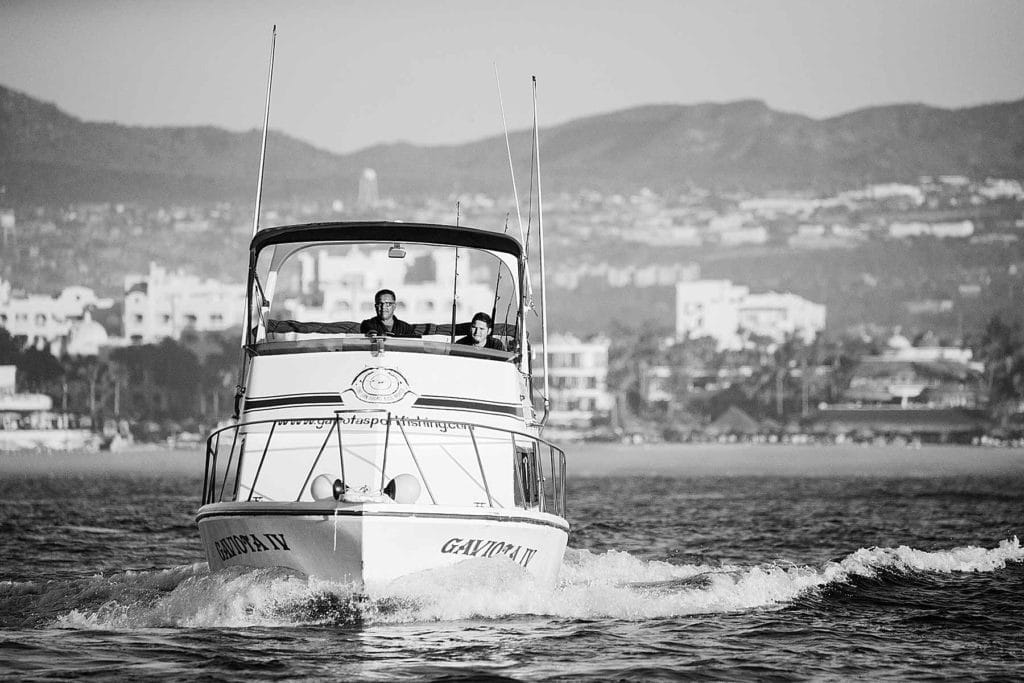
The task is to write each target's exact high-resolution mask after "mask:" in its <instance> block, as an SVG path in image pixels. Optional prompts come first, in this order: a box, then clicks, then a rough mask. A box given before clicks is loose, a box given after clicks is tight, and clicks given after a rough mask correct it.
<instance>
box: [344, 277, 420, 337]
mask: <svg viewBox="0 0 1024 683" xmlns="http://www.w3.org/2000/svg"><path fill="white" fill-rule="evenodd" d="M397 304H398V298H397V297H396V296H395V293H394V292H392V291H391V290H390V289H382V290H380V291H379V292H377V293H376V294H374V295H373V307H374V308H375V309H376V310H377V315H375V316H373V317H372V318H367V319H366V320H364V321H363V322H362V323H360V325H359V331H360V332H362V333H363V334H365V335H366V336H367V337H378V336H380V337H418V336H420V335H418V334H416V330H415V329H413V326H412V325H410V324H409V323H407V322H405V321H404V320H399V319H398V318H396V317H395V306H396V305H397Z"/></svg>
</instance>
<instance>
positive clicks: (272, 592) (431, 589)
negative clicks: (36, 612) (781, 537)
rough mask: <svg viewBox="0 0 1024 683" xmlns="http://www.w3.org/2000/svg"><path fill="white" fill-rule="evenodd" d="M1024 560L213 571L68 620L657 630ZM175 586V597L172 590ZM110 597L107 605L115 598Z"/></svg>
mask: <svg viewBox="0 0 1024 683" xmlns="http://www.w3.org/2000/svg"><path fill="white" fill-rule="evenodd" d="M1022 561H1024V549H1022V547H1021V544H1020V541H1019V540H1018V539H1017V538H1016V537H1014V538H1013V539H1010V540H1006V541H1003V542H1001V543H1000V544H999V545H998V546H997V547H995V548H980V547H974V546H967V547H959V548H953V549H950V550H938V551H923V550H916V549H913V548H909V547H907V546H900V547H898V548H862V549H860V550H858V551H856V552H854V553H852V554H850V555H849V556H847V557H845V558H843V559H842V560H840V561H838V562H827V563H825V564H824V565H822V566H817V567H815V566H794V565H788V566H782V565H758V566H746V567H743V566H708V565H674V564H670V563H667V562H660V561H649V560H642V559H639V558H636V557H633V556H632V555H630V554H628V553H624V552H617V551H609V552H606V553H593V552H590V551H587V550H573V549H570V550H569V551H568V552H567V553H566V560H565V563H564V565H563V567H562V572H561V581H560V583H559V586H558V587H557V588H556V589H555V590H554V591H553V592H544V591H543V590H540V589H539V588H538V587H537V586H536V585H534V583H533V581H532V579H531V577H530V575H529V574H527V573H526V572H525V570H523V569H522V568H521V567H519V566H518V565H516V564H514V563H512V562H510V561H504V560H498V559H480V558H473V559H468V560H466V561H464V562H462V563H460V564H458V565H455V566H453V567H449V568H445V569H440V570H435V571H428V572H422V573H419V574H416V575H413V576H410V577H404V578H403V579H401V580H399V581H396V582H395V583H393V584H392V585H389V586H387V587H384V588H380V589H377V590H375V591H372V592H371V594H370V595H368V596H361V595H357V594H356V593H355V592H354V591H353V590H352V587H351V586H344V585H337V584H332V583H328V582H323V581H317V580H311V579H306V578H303V577H301V576H296V575H295V574H293V573H291V572H287V571H284V570H265V569H264V570H244V569H233V570H229V571H221V572H216V573H213V574H210V573H208V572H206V571H205V569H204V568H203V566H202V565H193V566H191V567H179V568H175V569H173V570H167V571H165V572H141V573H125V574H120V575H116V576H114V577H106V578H103V577H96V579H95V582H96V584H95V585H93V586H91V587H79V588H80V589H81V590H80V593H79V596H92V597H93V598H95V597H96V596H98V597H99V598H100V600H101V602H100V603H99V605H98V606H96V605H95V601H93V602H94V604H93V605H92V606H84V605H83V606H82V607H81V608H79V609H75V610H72V611H71V612H70V613H67V614H64V615H62V616H60V617H59V618H58V619H57V625H59V626H63V627H69V628H103V629H126V628H138V627H147V626H148V627H161V626H180V627H244V626H279V625H280V626H284V625H290V624H309V623H346V622H356V621H362V622H368V623H396V622H416V621H454V620H460V619H471V618H476V619H479V618H484V619H488V618H499V617H505V616H509V615H545V616H550V617H554V618H581V619H593V618H612V619H624V620H636V621H641V620H646V619H651V618H658V617H669V616H685V615H698V614H710V613H722V612H737V611H746V610H751V609H774V608H778V607H780V606H784V605H786V604H788V603H790V602H792V601H793V600H794V599H796V598H797V597H799V596H801V595H803V594H806V593H807V592H808V591H812V590H815V589H819V588H822V587H825V586H828V585H831V584H841V583H847V582H849V580H850V579H851V578H853V577H858V576H863V577H870V576H875V575H877V573H878V572H879V571H880V570H896V571H922V572H941V573H953V572H992V571H996V570H998V569H1001V568H1004V567H1006V565H1007V564H1008V563H1012V562H1022ZM172 585H173V589H171V586H172ZM104 598H105V599H104Z"/></svg>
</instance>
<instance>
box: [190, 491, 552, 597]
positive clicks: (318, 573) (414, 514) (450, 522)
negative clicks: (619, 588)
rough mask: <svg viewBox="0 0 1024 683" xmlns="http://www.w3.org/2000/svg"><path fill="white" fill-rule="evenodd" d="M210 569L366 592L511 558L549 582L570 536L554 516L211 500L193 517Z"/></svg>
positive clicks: (384, 505)
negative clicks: (260, 571)
mask: <svg viewBox="0 0 1024 683" xmlns="http://www.w3.org/2000/svg"><path fill="white" fill-rule="evenodd" d="M196 519H197V522H198V525H199V533H200V536H201V538H202V542H203V547H204V549H205V551H206V556H207V560H208V561H209V565H210V569H211V570H213V571H215V570H218V569H221V568H224V567H231V566H247V567H286V568H289V569H293V570H295V571H298V572H300V573H302V574H305V575H306V576H310V577H316V578H319V579H324V580H328V581H337V582H342V583H347V584H353V585H355V586H356V587H357V588H359V589H361V590H365V591H366V592H370V593H372V592H375V591H379V590H383V589H386V587H387V586H388V585H389V584H391V583H392V582H393V581H395V580H396V579H400V578H401V577H402V576H405V575H408V574H413V573H416V572H420V571H424V570H429V569H436V568H440V567H445V566H450V565H454V564H456V563H458V562H461V561H464V560H466V559H469V558H493V559H496V560H502V559H504V560H505V561H511V562H515V563H516V564H518V565H519V566H521V567H523V569H525V570H526V571H527V572H529V573H530V574H531V575H532V576H533V577H534V578H535V580H536V581H537V583H538V586H540V587H543V588H547V589H553V588H554V587H555V585H556V583H557V581H558V571H559V568H560V567H561V564H562V557H563V554H564V552H565V546H566V542H567V540H568V528H569V527H568V524H567V523H566V522H565V520H563V519H561V518H560V517H557V516H555V515H551V514H547V513H543V512H534V511H528V510H521V509H512V510H509V509H496V508H466V507H447V506H434V505H429V506H427V505H400V504H393V503H392V504H388V503H344V502H343V503H339V504H335V503H334V502H333V501H331V502H329V503H326V502H317V503H280V502H275V503H256V502H247V503H213V504H210V505H205V506H203V507H202V508H200V509H199V512H198V514H197V516H196Z"/></svg>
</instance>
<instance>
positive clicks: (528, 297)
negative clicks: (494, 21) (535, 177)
mask: <svg viewBox="0 0 1024 683" xmlns="http://www.w3.org/2000/svg"><path fill="white" fill-rule="evenodd" d="M494 81H495V83H496V84H497V86H498V107H499V108H500V109H501V126H502V128H503V129H504V130H505V150H506V152H507V153H508V171H509V174H510V175H511V177H512V197H513V199H515V203H516V217H517V218H518V219H519V239H520V241H521V242H522V243H523V247H524V253H525V254H526V255H527V260H529V252H528V251H525V247H526V234H525V232H524V231H523V214H522V210H521V209H520V208H519V190H518V189H516V172H515V169H514V168H513V166H512V145H511V144H510V143H509V139H508V122H507V121H506V120H505V104H504V102H503V101H502V99H501V79H500V78H498V65H497V64H495V65H494ZM524 294H525V295H526V296H525V298H526V306H527V308H533V286H532V285H531V284H530V269H529V268H527V269H526V291H525V292H524Z"/></svg>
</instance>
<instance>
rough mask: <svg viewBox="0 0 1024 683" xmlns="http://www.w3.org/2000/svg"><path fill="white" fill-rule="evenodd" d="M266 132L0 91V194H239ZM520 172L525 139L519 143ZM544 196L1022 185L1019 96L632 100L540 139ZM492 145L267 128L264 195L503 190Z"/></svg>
mask: <svg viewBox="0 0 1024 683" xmlns="http://www.w3.org/2000/svg"><path fill="white" fill-rule="evenodd" d="M259 147H260V135H259V132H258V131H255V130H254V131H249V132H246V133H234V132H229V131H225V130H221V129H216V128H210V127H192V128H168V127H163V128H143V127H132V126H122V125H119V124H115V123H96V122H86V121H81V120H79V119H77V118H74V117H72V116H69V115H67V114H65V113H64V112H62V111H60V109H58V108H57V107H56V106H54V105H52V104H47V103H44V102H40V101H38V100H35V99H33V98H31V97H28V96H26V95H24V94H21V93H18V92H16V91H13V90H10V89H7V88H4V87H2V86H0V185H4V186H6V188H7V198H6V201H8V202H13V203H64V202H68V201H76V200H78V201H81V200H86V201H88V200H122V201H125V200H149V201H189V200H199V201H202V200H217V199H240V198H242V199H244V198H248V197H249V196H250V195H251V194H252V192H253V189H254V185H255V176H256V169H257V166H258V154H259ZM512 148H513V150H515V151H517V154H518V155H519V158H518V159H517V168H528V164H529V153H530V133H529V132H527V131H519V132H516V133H514V134H513V135H512ZM541 149H542V153H543V155H544V157H543V162H544V173H545V188H546V189H549V190H552V191H561V190H567V191H573V190H579V189H596V190H603V191H616V192H625V191H630V190H633V189H637V188H640V187H644V186H646V187H650V188H652V189H655V190H658V191H665V190H671V189H672V188H678V187H681V186H685V185H689V184H692V185H696V186H700V187H707V188H712V189H740V188H742V189H748V190H754V191H756V190H766V189H800V190H823V191H824V190H831V189H835V188H839V187H853V186H861V185H863V184H864V183H867V182H886V181H899V180H913V179H915V178H917V177H918V176H919V175H922V174H925V175H937V174H964V175H970V176H1001V177H1017V178H1020V177H1024V100H1019V101H1016V102H1007V103H998V104H990V105H983V106H978V107H971V108H966V109H958V110H947V109H938V108H934V107H927V106H923V105H916V104H907V105H894V106H887V107H875V108H870V109H864V110H860V111H856V112H852V113H849V114H845V115H842V116H838V117H834V118H830V119H823V120H815V119H811V118H808V117H806V116H801V115H798V114H789V113H782V112H777V111H773V110H771V109H769V108H768V107H767V106H766V105H765V104H764V103H762V102H758V101H740V102H732V103H726V104H699V105H689V106H684V105H675V104H663V105H652V106H644V107H637V108H634V109H627V110H623V111H618V112H612V113H608V114H601V115H597V116H591V117H586V118H582V119H577V120H573V121H569V122H567V123H564V124H561V125H557V126H552V127H549V128H545V129H543V130H542V131H541ZM504 155H505V144H504V141H503V139H501V138H500V137H493V138H488V139H484V140H478V141H474V142H469V143H466V144H461V145H448V146H435V147H423V146H416V145H411V144H407V143H401V144H391V145H378V146H374V147H369V148H367V149H364V150H360V151H357V152H354V153H352V154H347V155H338V154H332V153H330V152H327V151H324V150H321V149H317V148H316V147H314V146H312V145H310V144H308V143H305V142H302V141H300V140H296V139H295V138H292V137H289V136H287V135H284V134H281V133H276V132H272V133H271V135H270V138H269V141H268V160H267V169H268V170H267V175H266V181H265V193H266V196H268V197H271V198H287V197H336V196H342V197H345V198H350V197H351V196H352V194H353V193H354V192H355V188H356V187H357V184H358V176H359V173H360V171H361V170H362V169H363V168H364V167H368V166H369V167H373V168H374V169H376V170H377V173H378V176H379V178H380V179H381V192H382V194H384V195H386V196H394V197H399V198H401V197H407V196H414V195H434V196H444V195H446V194H448V193H450V192H451V191H453V190H464V191H483V192H488V193H507V190H508V170H507V169H508V165H507V161H506V160H505V156H504Z"/></svg>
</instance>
